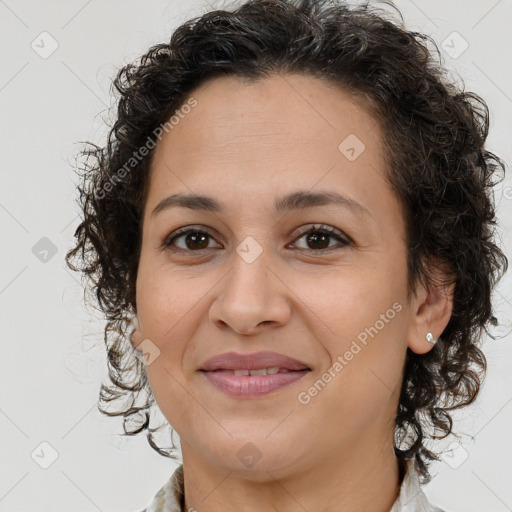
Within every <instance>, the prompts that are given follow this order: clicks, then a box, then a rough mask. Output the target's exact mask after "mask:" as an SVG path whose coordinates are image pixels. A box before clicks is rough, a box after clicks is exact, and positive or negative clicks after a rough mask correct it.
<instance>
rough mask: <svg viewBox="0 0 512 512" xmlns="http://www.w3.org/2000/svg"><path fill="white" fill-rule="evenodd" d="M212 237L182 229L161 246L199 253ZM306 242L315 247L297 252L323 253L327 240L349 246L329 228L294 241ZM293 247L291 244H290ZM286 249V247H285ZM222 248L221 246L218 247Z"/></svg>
mask: <svg viewBox="0 0 512 512" xmlns="http://www.w3.org/2000/svg"><path fill="white" fill-rule="evenodd" d="M209 238H210V239H212V240H213V237H212V236H211V235H210V234H209V233H208V232H206V231H202V230H200V229H193V228H188V229H183V230H182V231H178V232H176V233H173V234H172V235H171V236H170V237H168V238H167V239H166V240H165V241H164V243H163V246H164V247H166V248H170V250H175V249H171V248H173V247H174V248H176V249H177V250H178V251H184V252H199V251H202V250H205V249H209V248H211V247H208V246H209V240H208V239H209ZM303 238H304V239H305V240H306V244H314V245H316V247H313V248H308V247H306V248H304V247H302V248H299V250H309V251H313V252H315V251H323V250H325V249H327V248H332V245H330V243H329V242H330V240H329V239H336V240H337V241H338V242H339V243H338V245H340V246H341V247H344V246H347V245H350V243H351V242H350V241H349V240H348V239H347V238H345V237H343V234H342V233H341V232H340V231H338V230H337V229H333V228H330V227H329V226H323V225H321V226H318V227H315V226H314V227H313V228H311V229H309V230H308V231H306V232H304V233H302V234H301V235H300V236H299V237H298V238H297V239H296V240H301V239H303ZM180 239H183V240H184V242H185V246H181V247H180V246H179V245H177V244H175V242H176V241H177V240H180ZM326 244H327V245H326ZM292 245H293V244H292ZM287 247H288V246H287ZM218 248H222V246H220V247H218Z"/></svg>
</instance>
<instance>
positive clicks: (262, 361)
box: [199, 351, 311, 377]
mask: <svg viewBox="0 0 512 512" xmlns="http://www.w3.org/2000/svg"><path fill="white" fill-rule="evenodd" d="M272 367H277V368H280V369H286V370H290V371H299V370H311V368H309V366H308V365H307V364H306V363H304V362H302V361H299V360H298V359H294V358H292V357H288V356H285V355H284V354H278V353H277V352H269V351H262V352H254V353H252V354H239V353H237V352H225V353H223V354H219V355H217V356H215V357H212V358H210V359H208V360H207V361H205V362H204V363H203V365H202V367H201V368H200V369H199V370H202V371H205V372H214V371H216V370H257V369H259V368H272ZM265 377H266V376H265Z"/></svg>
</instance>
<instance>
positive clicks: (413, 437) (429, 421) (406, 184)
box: [66, 0, 507, 483]
mask: <svg viewBox="0 0 512 512" xmlns="http://www.w3.org/2000/svg"><path fill="white" fill-rule="evenodd" d="M388 18H389V19H388ZM429 46H430V47H431V48H430V49H429ZM435 55H437V57H438V58H439V62H437V61H436V60H435V58H434V56H435ZM275 72H280V73H288V72H289V73H303V74H308V75H311V76H315V77H318V78H319V79H321V80H326V81H328V82H329V83H332V84H335V85H337V86H339V87H341V88H343V89H344V90H347V91H349V92H351V93H354V94H356V95H357V96H358V97H359V98H366V100H365V101H367V104H368V105H369V106H370V107H371V109H372V113H373V114H374V116H375V118H376V119H378V120H379V122H380V123H381V126H382V128H383V133H384V134H385V137H386V140H385V144H386V158H387V164H388V169H389V176H388V178H389V182H390V184H391V186H392V187H393V189H394V190H395V191H396V194H397V198H398V199H399V201H400V204H401V206H402V208H403V212H404V216H405V220H406V226H407V246H408V269H407V271H408V279H409V289H410V290H413V289H414V287H415V284H417V283H418V281H419V280H422V281H423V282H429V279H430V278H431V274H430V267H429V266H428V264H429V263H432V262H434V261H437V262H440V264H441V265H443V268H445V269H448V270H449V273H450V274H451V275H452V278H453V281H454V282H455V289H454V297H453V313H452V316H451V319H450V321H449V323H448V325H447V327H446V329H445V330H444V332H443V333H442V335H441V337H440V339H439V341H438V343H437V344H436V345H435V346H434V347H433V348H432V349H431V350H430V351H429V352H428V353H426V354H423V355H418V354H416V353H414V352H412V351H411V350H410V349H408V350H407V356H406V364H405V369H404V378H403V384H402V390H401V395H400V399H399V406H398V410H397V415H396V421H395V426H396V428H395V453H396V455H397V457H398V458H399V459H411V458H414V459H415V462H416V467H417V468H418V470H419V472H420V474H421V476H422V482H423V483H424V482H428V481H429V480H430V476H429V473H428V464H429V462H430V461H432V460H439V457H438V455H436V454H435V453H434V452H432V451H430V450H428V449H427V448H426V446H425V441H426V440H427V439H428V437H434V438H438V439H442V438H444V437H446V436H447V435H448V434H449V433H451V432H452V418H451V416H450V411H452V410H454V409H456V408H459V407H463V406H465V405H467V404H470V403H471V402H473V401H474V399H475V398H476V396H477V394H478V391H479V388H480V384H481V381H482V380H483V378H484V376H485V370H486V359H485V356H484V354H483V352H482V351H481V350H480V348H479V345H480V344H481V342H482V335H483V334H484V331H485V332H486V333H487V334H490V333H489V332H488V330H487V328H488V325H489V324H490V323H491V324H493V325H496V318H495V317H494V316H493V314H492V313H493V310H492V305H491V293H492V290H493V287H494V286H495V285H496V283H497V281H498V280H499V278H500V277H501V275H502V273H503V272H504V271H506V268H507V259H506V258H505V256H504V254H503V253H502V252H501V250H500V249H499V248H498V246H497V245H496V244H495V229H496V217H495V210H494V204H493V197H492V187H493V186H494V185H495V184H496V183H497V182H498V181H499V175H500V174H502V172H503V171H504V170H505V166H504V163H503V162H502V161H501V160H500V159H499V158H498V157H497V156H495V155H494V154H492V153H491V152H489V151H487V150H486V149H485V147H484V143H485V140H486V138H487V134H488V127H489V113H488V108H487V105H486V103H485V102H484V101H483V100H482V99H481V98H480V97H479V96H477V95H476V94H473V93H471V92H464V91H463V90H461V88H459V87H458V86H457V85H455V83H453V82H451V81H449V80H448V78H447V72H446V71H445V70H444V68H443V67H442V65H441V59H440V54H439V50H438V49H437V46H436V44H435V42H434V41H433V40H432V39H431V38H430V37H428V36H426V35H422V34H418V33H415V32H409V31H406V30H405V29H404V28H403V21H402V22H401V23H400V22H396V21H393V20H392V19H391V17H390V16H389V13H387V12H386V11H384V10H381V9H377V8H375V7H372V8H370V7H368V5H359V6H357V7H354V6H352V7H350V6H348V5H346V4H344V3H343V2H341V1H339V2H335V1H334V2H333V1H327V0H302V1H300V0H297V1H293V0H250V1H247V2H245V3H243V4H242V5H240V6H238V7H237V8H236V9H235V10H233V11H231V12H230V11H225V10H217V11H212V12H208V13H206V14H204V15H203V16H201V17H197V18H194V19H192V20H189V21H187V22H186V23H184V24H183V25H181V26H180V27H179V28H178V29H177V30H176V31H175V32H174V33H173V34H172V37H171V39H170V42H169V43H163V44H158V45H156V46H153V47H151V48H150V49H149V50H148V51H147V53H146V54H145V55H143V56H142V57H141V58H140V59H138V60H137V61H136V62H134V63H131V64H128V65H126V66H124V67H123V68H122V69H121V70H120V71H119V72H118V74H117V76H116V78H115V80H114V86H115V88H116V90H117V93H118V94H119V101H118V105H117V116H116V120H115V123H114V124H113V126H112V127H111V130H110V132H109V136H108V140H107V142H106V144H105V146H104V147H99V146H96V145H94V144H91V145H89V146H88V147H87V148H86V149H85V150H84V151H83V152H82V154H83V156H84V157H85V163H84V165H83V167H82V171H83V172H82V173H79V174H80V176H81V184H80V185H79V191H80V206H81V211H82V213H83V220H82V221H81V223H80V224H79V226H78V228H77V230H76V232H75V237H76V239H77V243H76V246H75V247H73V248H72V249H70V250H69V251H68V253H67V255H66V261H67V263H68V265H69V266H70V268H72V269H73V270H80V271H82V272H83V273H84V275H86V276H87V277H88V278H89V279H90V282H91V285H92V289H93V290H94V291H95V294H96V300H97V302H98V304H99V307H100V309H101V310H102V311H103V312H104V314H105V316H106V319H107V322H106V325H105V343H106V346H107V351H108V369H109V376H110V380H111V384H110V385H104V384H102V386H101V391H100V404H101V405H100V411H101V412H104V413H105V414H107V415H110V416H117V415H122V416H123V418H124V422H123V428H124V431H125V433H126V434H127V435H135V434H137V433H139V432H142V431H143V430H147V437H148V441H149V443H150V445H151V446H152V447H153V448H154V449H155V450H157V451H158V452H159V453H161V454H162V455H165V456H168V457H174V455H173V453H174V452H173V448H174V446H173V447H172V448H171V449H170V450H169V451H167V450H164V449H161V448H160V447H158V446H157V445H156V444H155V442H154V440H153V432H154V431H155V430H158V429H152V428H150V426H149V425H150V410H151V407H152V405H153V404H154V397H153V395H152V392H151V390H150V388H149V385H148V379H147V376H146V372H145V368H144V364H143V363H142V361H141V360H140V358H139V357H137V356H136V354H135V351H134V349H133V347H132V345H131V343H130V332H129V327H130V320H131V318H132V313H133V308H134V307H135V282H136V277H137V267H138V261H139V255H140V248H141V247H140V244H141V220H142V212H143V208H144V204H145V198H146V193H147V188H148V182H149V180H148V172H149V169H150V165H151V157H152V155H153V153H154V151H153V150H150V151H149V154H148V155H147V156H145V157H144V158H140V159H138V158H137V159H136V160H131V159H133V158H134V155H136V153H137V154H138V151H139V149H140V148H142V147H144V146H146V147H148V140H150V139H151V138H153V139H154V138H155V134H156V133H157V132H158V129H159V127H161V126H162V125H163V124H164V123H165V122H166V121H168V120H169V119H170V118H171V116H172V115H173V114H174V113H175V112H176V111H177V110H178V109H179V108H180V106H182V105H183V103H184V101H185V99H186V98H187V97H188V95H189V94H190V93H191V92H192V91H193V90H194V88H196V87H197V86H199V85H200V84H202V83H203V82H204V81H205V80H208V79H211V78H213V77H218V76H228V75H232V76H238V77H240V78H243V79H245V80H249V81H250V80H256V79H260V78H264V77H265V76H269V75H270V74H271V73H275ZM129 161H130V162H132V164H130V165H131V167H130V169H127V167H126V164H127V162H129ZM121 169H124V171H125V172H120V170H121ZM76 259H77V260H78V262H79V267H77V266H75V265H74V264H73V263H72V261H74V260H76ZM491 337H492V335H491ZM140 396H142V397H143V398H144V397H145V399H144V400H143V401H142V403H136V400H137V399H138V398H139V397H140ZM123 397H127V398H128V402H125V403H123V405H122V407H121V408H120V409H118V410H117V411H115V412H112V411H107V410H106V405H108V404H109V402H111V401H117V400H121V399H122V398H123ZM127 427H128V428H127ZM432 427H433V432H431V435H429V432H428V431H429V429H430V428H432ZM436 433H440V434H441V436H438V435H436Z"/></svg>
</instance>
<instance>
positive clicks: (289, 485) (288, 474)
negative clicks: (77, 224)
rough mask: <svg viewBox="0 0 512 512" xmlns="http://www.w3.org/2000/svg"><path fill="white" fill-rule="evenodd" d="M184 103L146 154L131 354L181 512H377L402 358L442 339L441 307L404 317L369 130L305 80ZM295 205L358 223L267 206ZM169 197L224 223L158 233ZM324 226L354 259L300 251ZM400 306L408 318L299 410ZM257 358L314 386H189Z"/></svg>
mask: <svg viewBox="0 0 512 512" xmlns="http://www.w3.org/2000/svg"><path fill="white" fill-rule="evenodd" d="M191 96H192V97H193V98H195V99H196V100H197V106H195V107H194V108H192V109H191V112H190V113H189V114H187V115H186V116H185V117H184V118H183V119H181V120H180V122H179V123H178V124H177V125H175V126H174V128H173V129H172V130H171V131H169V133H168V134H166V135H165V136H164V137H163V138H162V140H161V141H160V142H159V143H158V145H157V147H156V149H155V155H154V160H153V163H152V168H151V180H150V187H149V193H148V197H147V202H146V206H145V211H144V219H143V238H142V251H141V257H140V263H139V270H138V278H137V288H136V289H137V293H136V299H137V308H136V313H137V318H138V322H139V324H138V325H139V328H138V330H137V331H136V332H135V334H134V336H133V338H132V343H133V344H134V347H136V348H137V349H138V350H142V349H141V346H139V345H140V342H141V340H145V341H146V343H150V344H151V346H152V347H158V350H159V354H158V356H156V357H155V358H154V360H151V361H150V362H149V364H147V368H146V370H147V374H148V378H149V382H150V386H151V389H152V391H153V394H154V396H155V399H156V401H157V403H158V406H159V407H160V409H161V411H162V413H163V414H164V416H165V417H166V419H167V420H168V421H169V423H170V424H171V425H172V427H173V428H174V429H175V430H176V431H177V433H178V434H179V436H180V441H181V446H182V454H183V467H184V475H185V477H184V478H185V499H186V502H185V505H186V507H185V510H188V509H189V507H194V508H195V509H196V510H198V511H201V510H208V511H209V512H217V511H221V510H222V512H230V511H235V510H236V511H241V510H242V511H260V510H279V511H280V512H291V511H297V510H310V511H313V510H315V511H323V512H327V511H335V510H336V511H339V510H347V511H351V512H356V511H363V510H364V511H366V512H387V511H389V509H390V508H391V506H392V504H393V503H394V501H395V500H396V498H397V496H398V493H399V488H400V483H401V481H400V478H399V464H398V460H397V459H396V457H395V454H394V450H393V436H394V419H395V412H396V408H397V404H398V399H399V391H400V387H401V382H402V377H403V366H404V362H405V356H406V350H407V347H409V348H410V349H411V350H413V351H414V352H417V353H419V354H423V353H426V352H427V351H429V350H430V349H431V345H430V344H429V343H428V342H427V340H426V339H425V335H426V333H427V332H432V333H433V334H434V336H439V335H440V334H441V333H442V331H443V330H444V328H445V327H446V325H447V323H448V321H449V318H450V315H451V295H450V293H448V294H447V293H443V290H442V289H441V288H440V287H437V286H433V285H429V286H428V287H425V286H418V288H417V290H416V294H415V295H414V296H413V297H412V299H411V300H410V302H408V301H407V275H406V269H407V266H406V243H405V224H404V218H403V215H402V211H401V208H400V204H399V202H398V199H397V197H396V195H395V194H394V192H393V191H392V190H391V188H390V186H389V184H388V183H387V181H386V179H385V173H386V170H385V164H384V149H383V142H382V141H383V134H382V132H381V130H380V127H379V124H378V123H377V121H376V120H375V119H374V118H373V117H372V115H371V114H370V113H369V111H367V110H366V109H365V108H364V106H363V105H362V104H360V103H358V102H357V101H356V100H355V99H354V98H353V96H351V95H350V94H349V93H347V92H345V91H344V90H342V89H340V88H336V87H333V86H332V85H327V84H326V83H324V82H322V81H320V80H319V79H317V78H313V77H309V76H305V75H290V74H287V75H277V74H276V75H273V76H271V77H269V78H265V79H264V80H260V81H258V82H255V83H252V84H247V83H245V82H242V81H240V80H239V79H237V78H233V77H222V78H215V79H213V80H210V81H208V82H206V83H204V84H202V85H201V86H200V87H199V88H198V89H196V90H194V91H193V93H192V94H191ZM350 134H356V135H357V137H358V138H359V139H360V140H361V141H362V142H363V143H364V145H365V149H364V151H363V152H362V153H361V154H360V156H359V157H358V158H356V159H355V160H354V161H350V160H349V159H347V158H346V157H345V155H344V154H342V153H341V152H340V150H339V149H338V146H339V144H340V143H341V142H342V141H343V140H344V139H345V138H346V137H347V136H348V135H350ZM299 189H301V190H308V191H313V192H318V191H320V190H322V191H336V192H338V193H340V194H343V195H346V196H349V197H350V198H352V199H353V200H355V201H357V202H358V203H360V204H361V205H362V206H363V207H364V208H366V209H367V210H368V212H367V213H365V214H364V215H358V214H357V213H355V212H354V211H353V210H351V209H347V208H344V207H341V206H338V205H324V206H315V207H311V208H307V209H300V210H292V211H290V212H287V213H280V214H275V213H274V212H273V203H274V200H275V199H276V198H277V197H281V196H283V195H285V194H287V193H291V192H294V191H297V190H299ZM175 193H184V194H187V193H196V194H202V195H206V196H210V197H213V198H215V199H217V200H218V201H220V202H222V203H223V204H224V206H225V210H224V211H223V212H221V213H212V212H204V211H193V210H189V209H186V208H182V207H172V208H169V209H167V210H163V211H162V212H160V213H158V214H157V215H154V216H152V215H151V212H152V211H153V209H154V208H155V207H156V205H157V204H158V203H159V202H160V201H161V200H162V199H164V198H165V197H167V196H169V195H171V194H175ZM317 224H324V225H326V226H329V227H333V228H335V229H337V230H339V231H340V232H341V233H342V236H348V237H350V238H351V239H352V241H353V243H352V244H350V245H343V244H342V243H341V242H340V241H339V240H338V239H337V238H336V237H330V238H327V239H326V242H325V244H324V245H318V242H317V245H315V244H314V243H311V242H309V243H308V239H307V237H306V236H304V233H307V232H308V231H310V229H311V228H313V225H317ZM185 226H193V227H194V228H198V229H199V228H200V229H201V230H202V231H205V230H206V232H207V233H208V234H210V235H211V238H207V242H206V244H208V246H207V247H208V248H206V249H203V250H200V247H203V246H202V245H201V244H200V243H198V242H195V244H196V245H194V242H192V243H191V245H189V246H187V244H186V235H185V236H182V237H181V238H180V239H178V240H176V241H175V242H174V248H175V249H176V248H181V249H182V252H181V253H180V252H177V251H174V252H173V251H172V250H171V249H172V247H167V248H165V247H162V244H163V242H164V241H165V240H166V239H167V238H168V237H169V235H170V234H172V233H173V232H175V231H176V230H177V229H178V228H181V227H185ZM249 236H250V237H253V238H254V240H256V241H257V243H258V244H259V246H260V247H261V249H262V253H261V254H260V255H259V256H258V257H257V258H256V259H255V261H253V262H252V263H250V264H249V263H247V262H246V261H245V260H244V259H243V258H242V257H241V256H240V255H239V254H238V253H237V251H236V248H237V247H238V246H240V244H242V242H243V241H244V240H245V239H246V237H249ZM206 244H205V246H206ZM190 247H192V248H190ZM317 247H322V249H321V250H318V249H317V250H316V254H313V252H314V249H315V248H317ZM323 247H325V248H323ZM186 251H188V252H186ZM322 251H323V252H322ZM394 303H398V304H399V305H400V306H401V310H400V312H398V313H396V315H394V318H393V319H391V320H389V321H388V322H386V323H385V326H384V327H383V328H381V329H380V330H379V331H378V334H376V335H374V336H373V337H369V338H368V343H367V344H366V345H363V344H361V343H359V345H360V346H361V350H360V351H359V352H358V353H357V355H354V357H353V358H352V359H351V360H350V361H347V364H346V365H344V367H343V369H342V371H340V372H338V373H337V374H336V376H335V377H334V378H333V379H332V380H331V381H330V382H329V383H328V384H327V385H326V386H325V387H324V388H323V389H322V390H321V392H319V393H318V394H317V395H316V396H315V397H314V398H312V399H311V401H310V402H309V403H308V404H302V403H300V402H299V401H298V398H297V397H298V394H299V393H300V392H301V391H305V390H306V391H307V390H308V388H310V387H311V386H312V385H313V384H314V383H315V381H317V380H318V379H319V378H321V376H322V374H324V373H325V372H326V371H327V370H328V369H329V368H330V367H332V366H333V364H334V363H335V362H336V361H337V360H338V356H343V355H344V354H345V353H346V351H347V350H348V349H349V348H350V346H351V344H352V342H353V341H354V340H357V336H358V334H360V333H361V332H363V331H364V330H365V328H368V327H370V326H374V325H375V324H376V321H377V320H379V318H382V316H381V315H383V314H384V315H385V314H386V311H388V310H389V309H390V308H391V309H392V305H393V304H394ZM147 340H149V342H148V341H147ZM260 350H272V351H276V352H279V353H282V354H286V355H288V356H290V357H294V358H296V359H299V360H301V361H304V362H306V364H307V365H308V366H310V367H311V368H312V371H311V372H310V373H309V374H307V375H306V376H305V377H304V378H303V379H301V380H300V381H298V382H295V383H293V384H292V385H290V386H288V387H286V388H283V389H281V390H279V391H278V392H274V393H272V394H270V395H267V396H265V397H259V398H257V399H237V398H232V397H229V396H227V395H225V394H223V393H222V392H221V391H219V390H218V389H217V388H215V387H213V386H212V385H211V384H209V383H208V382H207V381H206V380H205V379H204V378H203V376H202V375H201V374H200V373H199V372H198V371H197V370H198V368H199V367H200V366H201V365H202V363H204V362H205V361H206V360H207V359H209V358H210V357H212V356H214V355H217V354H220V353H223V352H228V351H236V352H244V353H248V352H257V351H260ZM248 442H250V443H252V444H253V445H254V446H255V447H256V448H255V450H257V452H258V454H259V455H261V458H260V459H259V461H258V462H257V463H256V464H255V465H254V466H253V467H247V466H246V465H244V464H243V463H242V461H241V460H240V458H239V457H238V455H237V454H238V452H239V450H240V449H242V448H243V447H244V446H246V444H247V443H248ZM253 450H254V448H253Z"/></svg>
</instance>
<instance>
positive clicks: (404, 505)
mask: <svg viewBox="0 0 512 512" xmlns="http://www.w3.org/2000/svg"><path fill="white" fill-rule="evenodd" d="M141 512H187V511H186V510H185V506H184V486H183V465H180V466H178V467H177V468H176V470H175V471H174V473H173V474H172V476H171V477H170V478H169V480H167V482H166V483H165V484H164V485H163V486H162V487H161V488H160V490H159V491H158V492H157V493H156V495H155V497H154V498H153V500H152V501H151V503H150V504H149V506H148V507H146V508H145V509H144V510H142V511H141ZM389 512H446V511H445V510H443V509H441V508H438V507H436V506H434V505H432V504H431V503H430V502H429V501H428V499H427V497H426V495H425V493H424V492H423V490H422V488H421V485H420V482H419V475H418V472H417V471H416V468H415V467H414V461H413V460H408V461H405V474H404V478H403V480H402V483H401V485H400V493H399V495H398V497H397V499H396V500H395V502H394V503H393V506H392V507H391V509H390V510H389Z"/></svg>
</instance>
